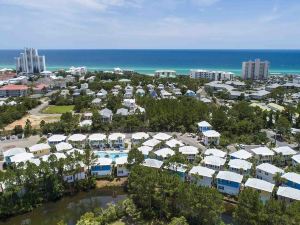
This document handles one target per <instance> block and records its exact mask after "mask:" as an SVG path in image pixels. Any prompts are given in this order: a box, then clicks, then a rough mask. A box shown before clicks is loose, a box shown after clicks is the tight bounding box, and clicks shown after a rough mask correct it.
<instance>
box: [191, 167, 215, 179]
mask: <svg viewBox="0 0 300 225" xmlns="http://www.w3.org/2000/svg"><path fill="white" fill-rule="evenodd" d="M215 172H216V171H214V170H212V169H209V168H207V167H203V166H193V168H192V169H191V170H190V172H189V174H197V175H200V176H204V177H212V176H213V175H214V173H215Z"/></svg>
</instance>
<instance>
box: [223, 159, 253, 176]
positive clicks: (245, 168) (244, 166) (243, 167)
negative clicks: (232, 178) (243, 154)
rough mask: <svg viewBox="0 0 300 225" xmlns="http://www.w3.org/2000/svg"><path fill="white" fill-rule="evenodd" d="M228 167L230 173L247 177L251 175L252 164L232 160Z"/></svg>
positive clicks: (240, 160)
mask: <svg viewBox="0 0 300 225" xmlns="http://www.w3.org/2000/svg"><path fill="white" fill-rule="evenodd" d="M228 166H229V170H230V171H232V172H235V173H239V174H242V175H246V174H249V173H250V170H251V167H252V163H250V162H248V161H246V160H242V159H231V160H230V161H229V163H228Z"/></svg>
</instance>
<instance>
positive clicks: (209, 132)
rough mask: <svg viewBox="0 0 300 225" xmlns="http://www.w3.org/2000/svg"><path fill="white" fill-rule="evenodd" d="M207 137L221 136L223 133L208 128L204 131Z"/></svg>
mask: <svg viewBox="0 0 300 225" xmlns="http://www.w3.org/2000/svg"><path fill="white" fill-rule="evenodd" d="M203 135H204V136H205V137H220V136H221V134H220V133H219V132H217V131H215V130H207V131H204V132H203Z"/></svg>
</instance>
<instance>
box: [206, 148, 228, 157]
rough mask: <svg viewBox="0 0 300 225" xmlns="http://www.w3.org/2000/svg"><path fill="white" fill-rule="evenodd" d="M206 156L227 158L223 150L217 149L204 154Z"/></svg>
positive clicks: (211, 149)
mask: <svg viewBox="0 0 300 225" xmlns="http://www.w3.org/2000/svg"><path fill="white" fill-rule="evenodd" d="M204 155H205V156H209V155H213V156H217V157H220V158H225V157H226V155H227V153H226V152H223V151H222V150H219V149H216V148H209V149H207V150H206V151H205V152H204Z"/></svg>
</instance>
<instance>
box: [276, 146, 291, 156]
mask: <svg viewBox="0 0 300 225" xmlns="http://www.w3.org/2000/svg"><path fill="white" fill-rule="evenodd" d="M273 150H274V151H275V152H276V153H277V154H280V153H281V154H282V155H296V154H297V152H296V151H295V150H294V149H292V148H291V147H289V146H282V147H278V148H274V149H273Z"/></svg>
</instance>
